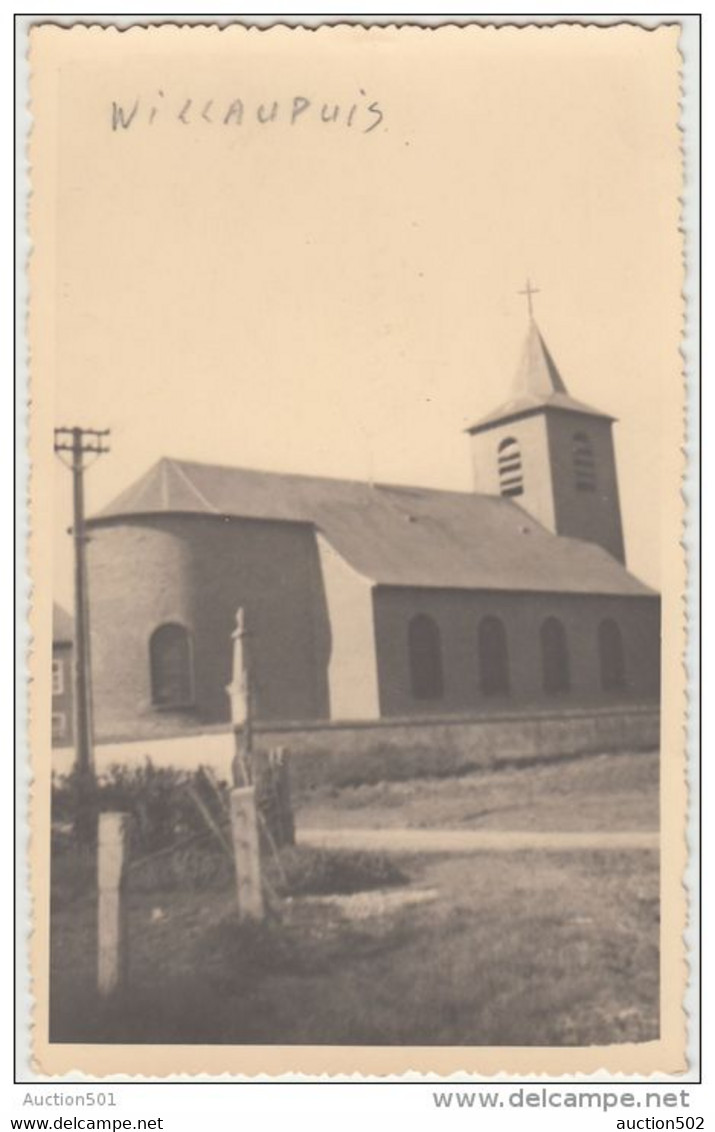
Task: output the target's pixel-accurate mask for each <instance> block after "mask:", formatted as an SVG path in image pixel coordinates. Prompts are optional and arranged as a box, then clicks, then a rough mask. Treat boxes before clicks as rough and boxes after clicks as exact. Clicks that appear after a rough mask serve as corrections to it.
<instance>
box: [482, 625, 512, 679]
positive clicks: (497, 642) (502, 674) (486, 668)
mask: <svg viewBox="0 0 715 1132" xmlns="http://www.w3.org/2000/svg"><path fill="white" fill-rule="evenodd" d="M477 648H478V651H479V686H480V688H481V690H482V693H483V695H485V696H505V695H507V694H508V692H509V653H508V652H507V647H506V633H505V632H504V626H503V624H502V622H501V621H500V620H499V618H498V617H485V618H484V619H483V620H482V621H480V623H479V632H478V636H477Z"/></svg>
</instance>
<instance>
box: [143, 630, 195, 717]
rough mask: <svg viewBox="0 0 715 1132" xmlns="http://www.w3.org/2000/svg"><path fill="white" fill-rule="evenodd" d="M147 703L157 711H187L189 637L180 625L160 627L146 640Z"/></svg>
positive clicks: (191, 691)
mask: <svg viewBox="0 0 715 1132" xmlns="http://www.w3.org/2000/svg"><path fill="white" fill-rule="evenodd" d="M149 662H150V671H151V700H152V703H153V704H154V706H155V707H158V708H187V707H191V706H192V704H193V700H194V680H193V664H192V648H191V637H190V635H189V632H188V629H186V628H185V627H184V626H183V625H178V624H176V623H174V622H171V623H169V624H166V625H160V626H159V628H158V629H156V630H155V631H154V632H153V633H152V635H151V639H150V641H149Z"/></svg>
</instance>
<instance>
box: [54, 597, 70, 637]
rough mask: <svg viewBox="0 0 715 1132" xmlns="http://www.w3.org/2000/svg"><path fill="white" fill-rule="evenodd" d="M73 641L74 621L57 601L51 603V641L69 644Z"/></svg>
mask: <svg viewBox="0 0 715 1132" xmlns="http://www.w3.org/2000/svg"><path fill="white" fill-rule="evenodd" d="M73 641H74V621H73V620H72V618H71V617H70V615H69V613H68V612H67V610H66V609H63V607H62V606H61V605H58V604H57V602H56V601H55V602H53V605H52V643H53V644H55V645H70V644H72V642H73Z"/></svg>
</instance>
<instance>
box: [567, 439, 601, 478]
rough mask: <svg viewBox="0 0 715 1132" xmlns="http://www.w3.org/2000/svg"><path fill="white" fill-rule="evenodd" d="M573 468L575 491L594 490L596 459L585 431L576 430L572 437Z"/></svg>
mask: <svg viewBox="0 0 715 1132" xmlns="http://www.w3.org/2000/svg"><path fill="white" fill-rule="evenodd" d="M572 451H573V470H574V479H575V483H576V490H577V491H595V490H596V460H595V457H594V455H593V445H592V444H591V440H590V438H589V437H588V436H587V435H586V433H585V432H577V433H575V434H574V438H573V447H572Z"/></svg>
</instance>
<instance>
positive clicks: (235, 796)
mask: <svg viewBox="0 0 715 1132" xmlns="http://www.w3.org/2000/svg"><path fill="white" fill-rule="evenodd" d="M230 799H231V832H232V835H233V853H234V859H235V862H236V895H237V897H238V918H239V920H241V921H244V920H262V919H263V913H264V909H263V888H262V886H261V858H260V855H259V848H258V823H257V819H256V794H255V789H254V787H253V786H241V787H234V789H233V790H232V791H231V794H230Z"/></svg>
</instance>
